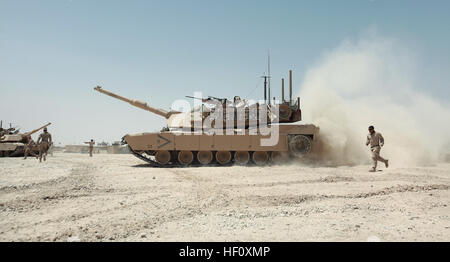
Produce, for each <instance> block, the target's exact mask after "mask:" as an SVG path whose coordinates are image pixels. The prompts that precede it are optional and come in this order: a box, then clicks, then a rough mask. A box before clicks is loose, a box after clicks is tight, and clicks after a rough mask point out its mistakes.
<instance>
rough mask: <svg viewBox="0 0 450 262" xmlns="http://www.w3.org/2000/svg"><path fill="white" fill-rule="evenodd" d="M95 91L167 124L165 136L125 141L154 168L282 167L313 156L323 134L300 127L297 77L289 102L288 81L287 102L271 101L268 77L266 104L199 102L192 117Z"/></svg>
mask: <svg viewBox="0 0 450 262" xmlns="http://www.w3.org/2000/svg"><path fill="white" fill-rule="evenodd" d="M94 90H96V91H98V92H100V93H102V94H106V95H108V96H111V97H114V98H116V99H119V100H122V101H124V102H127V103H129V104H131V105H133V106H135V107H139V108H141V109H143V110H146V111H149V112H151V113H154V114H157V115H159V116H161V117H164V118H165V119H166V120H167V126H165V127H163V128H162V130H161V131H160V132H157V133H139V134H127V135H125V136H124V137H123V138H122V143H123V144H126V145H128V147H129V151H130V152H131V153H132V154H133V155H135V156H136V157H138V158H139V159H141V160H143V161H145V162H147V163H149V164H150V166H153V167H165V166H189V165H196V166H202V165H210V164H216V165H230V164H233V163H235V164H240V165H246V164H249V163H253V164H256V165H266V164H268V163H282V162H285V161H287V160H289V159H292V158H302V157H304V156H306V155H308V154H309V153H310V152H311V150H312V147H313V144H314V139H315V138H316V136H317V134H318V132H319V128H318V127H316V126H315V125H311V124H299V123H298V122H299V121H301V116H302V114H301V109H300V98H297V99H296V100H293V99H292V71H289V99H288V100H285V99H284V80H282V99H281V101H280V102H277V101H276V100H275V98H274V99H273V102H272V101H271V99H267V77H265V82H264V90H265V92H264V101H263V102H262V103H249V102H248V101H246V100H241V99H240V97H237V96H236V97H234V99H233V100H228V99H224V98H216V97H208V98H206V99H205V98H198V99H200V100H201V102H202V103H201V106H199V107H197V108H194V109H192V110H191V111H190V112H178V111H173V110H170V111H168V110H164V109H159V108H154V107H151V106H149V105H148V104H147V103H145V102H142V101H140V100H132V99H129V98H125V97H122V96H120V95H117V94H115V93H112V92H110V91H107V90H105V89H103V88H102V87H100V86H97V87H95V88H94ZM269 90H270V89H269ZM269 93H270V91H269ZM191 98H193V97H191ZM213 116H214V117H213ZM222 121H223V122H222ZM216 123H217V124H218V125H216ZM220 123H222V124H220ZM271 138H273V139H271Z"/></svg>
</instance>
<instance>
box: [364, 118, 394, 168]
mask: <svg viewBox="0 0 450 262" xmlns="http://www.w3.org/2000/svg"><path fill="white" fill-rule="evenodd" d="M368 145H370V151H371V152H372V160H373V166H372V169H371V170H370V172H376V171H377V163H378V161H381V162H383V163H384V164H385V165H386V168H387V167H389V160H387V159H384V158H382V157H381V156H380V150H381V147H382V146H384V138H383V136H382V135H381V133H378V132H375V128H374V127H373V126H369V134H368V135H367V142H366V146H368Z"/></svg>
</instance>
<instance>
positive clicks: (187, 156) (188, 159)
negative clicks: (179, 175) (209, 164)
mask: <svg viewBox="0 0 450 262" xmlns="http://www.w3.org/2000/svg"><path fill="white" fill-rule="evenodd" d="M192 161H194V154H192V152H191V151H180V152H179V153H178V162H180V164H183V165H189V164H190V163H192Z"/></svg>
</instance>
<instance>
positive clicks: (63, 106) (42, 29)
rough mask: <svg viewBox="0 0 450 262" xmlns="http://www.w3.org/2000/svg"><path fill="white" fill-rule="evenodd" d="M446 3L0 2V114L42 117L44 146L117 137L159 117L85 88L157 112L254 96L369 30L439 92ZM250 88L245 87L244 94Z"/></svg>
mask: <svg viewBox="0 0 450 262" xmlns="http://www.w3.org/2000/svg"><path fill="white" fill-rule="evenodd" d="M449 12H450V1H437V0H435V1H412V0H410V1H402V0H396V1H381V0H372V1H370V0H367V1H365V0H360V1H356V0H343V1H331V0H330V1H261V0H258V1H256V0H255V1H233V0H230V1H194V0H193V1H181V0H179V1H113V0H111V1H99V0H98V1H89V0H85V1H83V0H72V1H62V0H61V1H56V0H53V1H51V0H41V1H36V0H30V1H22V0H14V1H5V0H0V100H1V102H0V119H3V120H4V122H6V123H9V122H13V123H15V124H17V125H20V126H21V127H22V128H23V129H26V130H28V129H31V128H33V127H35V126H38V125H41V124H42V123H45V122H47V121H52V122H53V126H51V128H50V130H51V131H53V133H54V136H55V140H56V141H59V142H62V143H78V142H81V141H82V140H87V139H90V138H91V137H92V138H94V139H96V140H98V141H100V140H106V141H114V140H119V139H120V137H121V136H122V135H124V134H126V133H129V132H130V133H134V132H144V131H157V130H159V129H160V128H161V127H162V126H163V125H164V120H163V119H160V118H159V117H158V116H153V115H150V114H149V113H147V112H145V111H141V110H139V109H134V108H132V107H130V106H129V105H127V104H124V103H122V102H120V101H114V100H112V99H111V98H109V97H105V96H103V95H100V94H98V93H95V92H94V91H93V90H92V88H93V87H94V86H96V85H97V84H100V85H103V86H104V88H106V89H109V90H112V91H115V92H117V93H120V94H123V95H125V96H129V97H132V98H139V99H141V100H145V101H148V102H149V103H150V104H153V105H155V106H158V107H162V108H168V107H169V106H170V104H171V103H172V102H173V101H174V100H175V99H180V98H183V97H184V96H185V95H192V93H193V92H194V91H201V92H203V93H204V94H205V95H212V96H219V97H229V98H230V97H233V96H234V95H240V96H242V97H246V96H247V95H249V94H250V96H249V98H253V99H260V98H261V97H262V94H263V93H262V85H259V86H258V89H257V90H256V91H255V87H256V86H257V84H258V83H259V82H260V76H261V75H262V74H263V72H264V71H265V70H266V59H267V58H266V55H267V50H270V53H271V59H272V65H271V66H272V76H273V82H272V85H273V87H274V88H275V87H276V88H277V89H276V90H275V91H274V92H275V94H276V95H279V90H278V89H279V88H278V87H279V82H280V79H281V77H286V76H287V71H288V70H289V69H293V70H294V85H295V88H296V89H298V88H300V84H301V82H302V80H303V76H304V73H305V71H306V70H308V68H309V67H310V66H311V65H312V64H314V63H316V62H317V60H318V59H319V58H320V57H321V55H322V54H323V53H324V52H327V50H331V49H333V48H334V47H336V46H338V45H339V44H340V43H341V42H342V41H344V40H345V39H349V38H350V39H352V38H357V37H358V36H360V35H361V34H362V33H363V32H364V31H365V30H367V28H371V27H375V28H376V29H377V31H378V32H379V33H380V34H381V35H383V36H386V37H391V38H394V39H398V40H399V41H400V42H401V43H405V48H408V49H412V50H414V53H415V54H416V55H417V61H418V72H420V75H419V76H418V77H417V78H418V83H419V84H420V85H421V86H423V91H424V92H426V93H429V94H430V95H432V96H435V97H438V98H440V99H441V100H442V102H443V103H446V101H447V98H446V97H448V96H449V95H450V91H449V89H450V86H449V81H450V77H449V73H450V26H449V25H450V18H449V17H450V16H449V15H448V14H449ZM252 91H253V92H252Z"/></svg>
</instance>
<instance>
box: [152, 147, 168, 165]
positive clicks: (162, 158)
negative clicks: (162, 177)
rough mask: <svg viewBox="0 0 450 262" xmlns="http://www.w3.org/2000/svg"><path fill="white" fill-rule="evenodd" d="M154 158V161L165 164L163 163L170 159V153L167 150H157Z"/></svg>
mask: <svg viewBox="0 0 450 262" xmlns="http://www.w3.org/2000/svg"><path fill="white" fill-rule="evenodd" d="M155 159H156V162H158V163H159V164H161V165H165V164H167V163H169V161H170V153H169V151H166V150H161V151H158V152H156V154H155Z"/></svg>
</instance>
